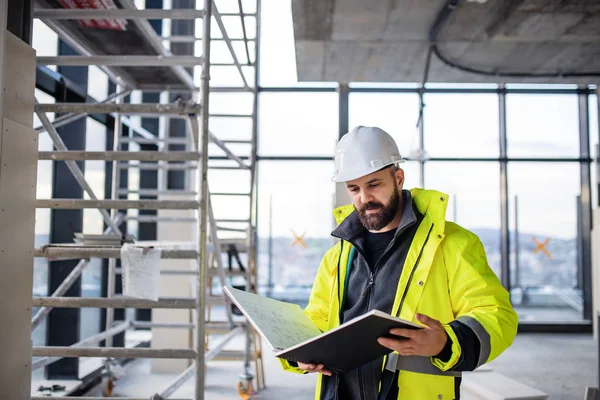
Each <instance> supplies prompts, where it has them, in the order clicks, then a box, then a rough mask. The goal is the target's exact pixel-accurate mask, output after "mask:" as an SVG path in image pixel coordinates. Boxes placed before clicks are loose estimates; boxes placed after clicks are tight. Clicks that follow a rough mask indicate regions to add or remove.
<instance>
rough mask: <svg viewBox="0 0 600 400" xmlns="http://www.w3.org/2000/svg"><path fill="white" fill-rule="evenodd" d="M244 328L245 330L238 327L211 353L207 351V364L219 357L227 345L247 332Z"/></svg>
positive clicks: (205, 357)
mask: <svg viewBox="0 0 600 400" xmlns="http://www.w3.org/2000/svg"><path fill="white" fill-rule="evenodd" d="M244 328H245V327H244V326H238V327H237V328H235V329H233V330H232V331H231V332H229V333H228V334H227V335H225V337H224V338H223V339H221V341H220V342H219V344H217V345H216V346H215V347H214V348H213V349H211V350H210V351H207V352H206V355H205V356H204V359H205V360H206V362H208V361H211V360H212V359H213V358H215V356H217V355H218V354H219V353H220V352H221V351H222V350H223V348H224V347H225V345H227V343H229V342H230V341H231V339H233V338H234V337H236V336H237V335H239V334H240V333H242V332H245V331H246V330H245V329H244Z"/></svg>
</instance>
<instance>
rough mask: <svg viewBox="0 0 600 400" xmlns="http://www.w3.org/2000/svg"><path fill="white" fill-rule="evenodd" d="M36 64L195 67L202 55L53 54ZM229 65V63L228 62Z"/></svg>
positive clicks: (37, 60)
mask: <svg viewBox="0 0 600 400" xmlns="http://www.w3.org/2000/svg"><path fill="white" fill-rule="evenodd" d="M36 62H37V65H61V66H89V65H105V66H107V67H172V66H187V67H195V66H198V65H200V64H201V63H202V57H196V56H128V55H120V56H54V57H38V58H37V59H36ZM228 65H231V64H228Z"/></svg>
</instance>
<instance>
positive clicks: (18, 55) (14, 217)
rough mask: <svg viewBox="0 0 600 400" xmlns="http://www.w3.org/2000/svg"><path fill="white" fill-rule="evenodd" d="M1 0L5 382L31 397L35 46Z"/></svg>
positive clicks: (13, 393) (0, 334) (1, 374)
mask: <svg viewBox="0 0 600 400" xmlns="http://www.w3.org/2000/svg"><path fill="white" fill-rule="evenodd" d="M6 4H7V2H6V1H3V0H0V71H1V72H0V82H1V84H2V90H0V113H1V115H0V125H1V126H0V321H2V323H3V324H4V326H3V328H2V329H0V354H1V355H2V361H1V362H0V387H1V388H2V395H1V396H0V397H2V398H6V399H19V400H20V399H22V400H25V399H29V398H30V389H31V385H30V379H31V315H32V314H31V296H32V284H33V247H34V232H35V194H36V174H37V150H38V149H37V148H38V144H37V143H38V142H37V139H38V135H37V133H36V132H35V131H34V130H33V110H34V89H35V51H34V50H33V49H32V48H31V46H29V45H28V44H26V43H25V42H23V41H21V40H20V39H18V38H17V37H16V36H14V35H13V34H11V33H9V32H7V31H6V10H7V8H6Z"/></svg>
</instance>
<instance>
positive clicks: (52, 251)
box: [34, 244, 212, 260]
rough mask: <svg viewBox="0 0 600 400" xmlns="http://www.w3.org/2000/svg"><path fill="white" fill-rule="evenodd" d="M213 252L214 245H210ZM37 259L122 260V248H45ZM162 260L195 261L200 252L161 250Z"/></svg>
mask: <svg viewBox="0 0 600 400" xmlns="http://www.w3.org/2000/svg"><path fill="white" fill-rule="evenodd" d="M209 250H210V251H212V245H210V244H209ZM34 256H35V257H44V258H48V259H49V260H81V259H86V260H87V259H89V258H114V259H119V258H121V247H120V246H118V247H107V246H72V245H68V246H56V245H55V246H50V245H47V246H43V247H41V248H39V249H35V250H34ZM160 256H161V258H162V259H173V260H195V259H198V251H197V250H194V249H161V251H160Z"/></svg>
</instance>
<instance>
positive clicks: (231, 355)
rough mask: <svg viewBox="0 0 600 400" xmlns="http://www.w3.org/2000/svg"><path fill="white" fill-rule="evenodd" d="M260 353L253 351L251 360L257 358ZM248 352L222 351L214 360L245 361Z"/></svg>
mask: <svg viewBox="0 0 600 400" xmlns="http://www.w3.org/2000/svg"><path fill="white" fill-rule="evenodd" d="M259 354H260V353H259V352H257V351H253V352H251V354H250V359H254V358H256V357H257V356H258V355H259ZM245 356H246V352H245V351H243V350H222V351H220V352H219V354H218V355H217V356H215V357H214V358H213V360H214V361H240V360H245Z"/></svg>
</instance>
